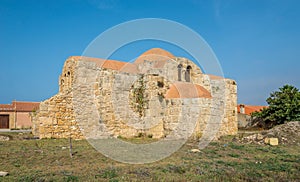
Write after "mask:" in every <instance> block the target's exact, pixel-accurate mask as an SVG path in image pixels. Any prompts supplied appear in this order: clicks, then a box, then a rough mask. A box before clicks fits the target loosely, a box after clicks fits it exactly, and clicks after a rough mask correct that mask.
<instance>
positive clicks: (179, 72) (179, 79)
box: [177, 64, 182, 81]
mask: <svg viewBox="0 0 300 182" xmlns="http://www.w3.org/2000/svg"><path fill="white" fill-rule="evenodd" d="M177 68H178V81H181V72H182V64H179V65H178V66H177Z"/></svg>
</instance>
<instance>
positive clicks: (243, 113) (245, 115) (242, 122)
mask: <svg viewBox="0 0 300 182" xmlns="http://www.w3.org/2000/svg"><path fill="white" fill-rule="evenodd" d="M267 107H268V106H253V105H245V104H238V105H237V112H238V126H239V128H244V127H246V126H247V125H248V124H249V123H250V122H251V121H252V117H251V114H252V113H253V112H259V111H262V110H263V109H264V108H267Z"/></svg>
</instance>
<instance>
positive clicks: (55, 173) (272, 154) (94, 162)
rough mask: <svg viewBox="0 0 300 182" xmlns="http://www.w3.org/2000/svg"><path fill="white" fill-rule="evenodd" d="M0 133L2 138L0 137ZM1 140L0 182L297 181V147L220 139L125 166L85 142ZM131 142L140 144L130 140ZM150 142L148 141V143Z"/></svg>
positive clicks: (14, 137)
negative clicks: (199, 148) (0, 174)
mask: <svg viewBox="0 0 300 182" xmlns="http://www.w3.org/2000/svg"><path fill="white" fill-rule="evenodd" d="M1 135H3V134H2V133H1ZM6 135H9V136H10V137H11V138H12V140H11V141H6V142H4V141H1V142H0V171H8V172H9V176H5V177H0V181H299V180H300V173H299V171H300V150H299V147H297V146H295V147H291V146H289V147H287V146H276V147H271V146H260V145H242V144H238V143H235V142H232V137H224V138H222V139H221V140H220V141H218V142H213V143H211V144H210V145H209V146H208V147H206V148H205V149H204V150H202V151H201V152H200V153H192V152H189V150H190V149H192V148H197V143H196V142H194V141H189V142H188V143H187V144H186V145H184V146H183V147H182V148H181V149H180V150H179V151H177V152H176V153H174V154H173V155H171V156H170V157H168V158H166V159H164V160H162V161H159V162H156V163H152V164H141V165H129V164H123V163H119V162H116V161H113V160H111V159H109V158H106V157H105V156H103V155H102V154H100V153H98V152H97V151H96V150H94V149H93V148H92V146H90V145H89V144H88V142H87V141H85V140H82V141H73V152H74V153H75V154H74V156H73V158H70V156H69V150H68V145H69V142H68V140H66V139H42V140H21V139H22V138H23V137H24V135H18V134H17V133H16V134H14V133H9V134H8V133H7V134H6ZM134 140H135V141H133V142H134V143H136V142H137V141H136V140H138V142H137V143H140V141H139V139H134ZM149 140H150V139H148V140H147V142H149Z"/></svg>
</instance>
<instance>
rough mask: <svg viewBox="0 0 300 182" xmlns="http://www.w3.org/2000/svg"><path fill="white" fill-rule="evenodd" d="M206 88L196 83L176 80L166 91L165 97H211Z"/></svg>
mask: <svg viewBox="0 0 300 182" xmlns="http://www.w3.org/2000/svg"><path fill="white" fill-rule="evenodd" d="M211 97H212V96H211V94H210V93H209V91H208V90H206V89H205V88H203V87H202V86H200V85H198V84H193V83H187V82H176V83H174V84H172V85H171V86H170V88H169V90H168V91H167V93H166V95H165V98H166V99H173V98H211Z"/></svg>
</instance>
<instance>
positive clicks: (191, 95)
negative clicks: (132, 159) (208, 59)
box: [33, 49, 237, 138]
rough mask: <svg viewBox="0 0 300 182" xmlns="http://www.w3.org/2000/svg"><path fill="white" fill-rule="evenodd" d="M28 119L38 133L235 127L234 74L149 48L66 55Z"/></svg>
mask: <svg viewBox="0 0 300 182" xmlns="http://www.w3.org/2000/svg"><path fill="white" fill-rule="evenodd" d="M59 88H60V89H59V93H58V94H57V95H55V96H54V97H52V98H50V99H48V100H46V101H44V102H42V103H41V104H40V110H39V111H37V114H36V115H35V117H34V118H33V133H34V134H35V135H37V136H39V137H40V138H50V137H53V138H66V137H72V138H84V137H85V138H101V137H107V136H122V137H134V136H138V135H145V136H149V137H153V138H162V137H170V136H171V137H175V138H181V137H186V136H187V135H190V134H191V133H194V136H196V137H199V136H202V135H214V137H218V136H221V135H232V134H236V133H237V110H236V105H237V86H236V83H235V81H233V80H230V79H225V78H221V77H217V76H211V75H206V74H204V73H202V71H201V69H200V68H199V67H198V66H197V65H196V64H194V63H193V62H192V61H190V60H188V59H186V58H179V57H175V56H173V55H172V54H170V53H169V52H167V51H164V50H161V49H151V50H149V51H147V52H145V53H144V54H142V55H141V56H140V57H139V58H137V60H136V61H135V62H134V63H126V62H120V61H114V60H103V59H98V58H88V57H70V58H68V59H67V61H66V62H65V65H64V68H63V71H62V74H61V76H60V81H59Z"/></svg>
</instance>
